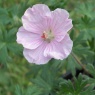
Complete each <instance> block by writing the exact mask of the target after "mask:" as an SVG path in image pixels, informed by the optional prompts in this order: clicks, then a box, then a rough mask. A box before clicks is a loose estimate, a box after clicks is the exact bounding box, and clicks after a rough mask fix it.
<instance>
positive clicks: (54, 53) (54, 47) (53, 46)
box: [44, 34, 73, 60]
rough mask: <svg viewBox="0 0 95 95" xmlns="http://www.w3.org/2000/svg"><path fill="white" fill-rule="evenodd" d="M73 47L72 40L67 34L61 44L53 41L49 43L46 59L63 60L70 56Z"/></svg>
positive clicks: (45, 52) (45, 53)
mask: <svg viewBox="0 0 95 95" xmlns="http://www.w3.org/2000/svg"><path fill="white" fill-rule="evenodd" d="M72 46H73V43H72V40H71V39H70V37H69V35H68V34H67V35H66V36H65V37H64V39H63V40H62V41H61V42H57V41H56V40H53V41H52V42H51V43H49V44H48V45H47V47H46V49H45V51H44V55H45V56H46V57H47V56H50V57H52V58H55V59H60V60H63V59H64V58H66V57H67V56H68V55H69V54H70V52H71V50H72Z"/></svg>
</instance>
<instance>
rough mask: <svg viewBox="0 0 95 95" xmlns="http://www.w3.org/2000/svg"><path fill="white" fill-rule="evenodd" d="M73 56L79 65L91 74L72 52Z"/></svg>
mask: <svg viewBox="0 0 95 95" xmlns="http://www.w3.org/2000/svg"><path fill="white" fill-rule="evenodd" d="M71 55H72V56H73V58H74V59H75V60H76V61H77V63H78V64H79V65H80V66H81V67H82V69H83V70H84V71H85V73H86V74H89V72H88V70H87V69H86V67H85V66H84V65H83V64H82V62H81V61H80V60H79V59H78V57H77V56H76V55H75V54H74V53H73V52H72V53H71Z"/></svg>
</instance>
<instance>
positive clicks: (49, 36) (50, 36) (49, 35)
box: [41, 30, 54, 42]
mask: <svg viewBox="0 0 95 95" xmlns="http://www.w3.org/2000/svg"><path fill="white" fill-rule="evenodd" d="M41 37H42V38H43V39H44V40H45V41H47V42H51V40H52V39H54V34H53V33H52V31H51V30H50V31H44V32H43V34H42V36H41Z"/></svg>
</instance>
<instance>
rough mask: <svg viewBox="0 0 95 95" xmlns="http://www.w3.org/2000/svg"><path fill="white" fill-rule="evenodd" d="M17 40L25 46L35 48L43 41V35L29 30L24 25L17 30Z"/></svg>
mask: <svg viewBox="0 0 95 95" xmlns="http://www.w3.org/2000/svg"><path fill="white" fill-rule="evenodd" d="M17 42H18V43H19V44H22V45H23V47H24V48H27V49H35V48H37V47H38V46H40V45H41V44H42V43H43V40H42V38H41V35H39V34H35V33H31V32H28V31H27V30H25V29H24V28H23V27H21V28H19V30H18V32H17Z"/></svg>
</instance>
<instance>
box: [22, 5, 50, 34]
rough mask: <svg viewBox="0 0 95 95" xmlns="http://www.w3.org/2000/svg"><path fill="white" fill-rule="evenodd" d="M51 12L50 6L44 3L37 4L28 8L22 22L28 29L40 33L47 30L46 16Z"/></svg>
mask: <svg viewBox="0 0 95 95" xmlns="http://www.w3.org/2000/svg"><path fill="white" fill-rule="evenodd" d="M49 13H50V10H49V8H48V6H46V5H44V4H36V5H34V6H33V7H32V8H28V9H27V10H26V12H25V13H24V16H23V17H22V23H23V26H24V28H25V29H26V30H28V31H30V32H34V33H40V32H43V31H44V30H45V27H43V26H44V25H45V20H44V19H45V18H44V16H47V14H49Z"/></svg>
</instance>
